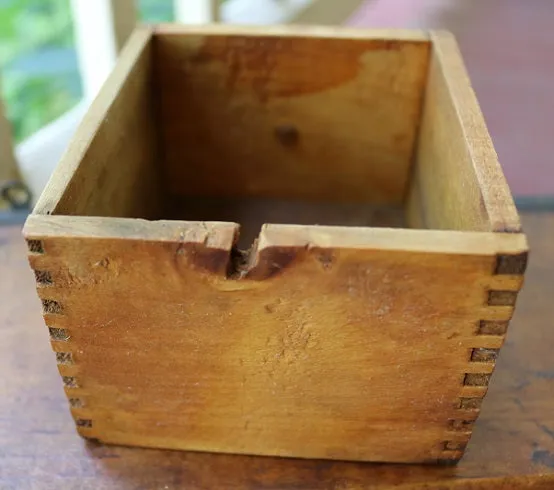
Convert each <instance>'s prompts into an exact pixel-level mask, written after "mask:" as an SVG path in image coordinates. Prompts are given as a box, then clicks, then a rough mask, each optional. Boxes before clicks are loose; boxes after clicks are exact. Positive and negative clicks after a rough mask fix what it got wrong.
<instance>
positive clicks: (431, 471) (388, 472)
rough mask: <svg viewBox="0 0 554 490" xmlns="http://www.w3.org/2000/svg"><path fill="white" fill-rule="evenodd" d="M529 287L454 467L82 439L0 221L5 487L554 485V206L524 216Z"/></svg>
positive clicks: (21, 251)
mask: <svg viewBox="0 0 554 490" xmlns="http://www.w3.org/2000/svg"><path fill="white" fill-rule="evenodd" d="M523 219H524V226H525V231H526V232H527V234H528V236H529V240H530V245H531V260H530V265H529V269H528V274H527V280H526V286H525V288H524V290H523V292H522V293H521V295H520V300H519V305H518V308H517V313H516V315H515V318H514V320H513V322H512V325H511V327H510V331H509V335H508V339H507V343H506V346H505V347H504V349H503V351H502V354H501V356H500V359H499V362H498V364H497V369H496V373H495V375H494V376H493V379H492V381H491V386H490V390H489V394H488V395H487V397H486V399H485V402H484V404H483V409H482V414H481V417H480V419H479V422H478V424H477V426H476V428H475V432H474V435H473V438H472V440H471V443H470V445H469V448H468V451H467V453H466V456H465V457H464V459H463V460H462V461H461V462H460V464H459V465H458V466H451V467H448V466H444V467H439V466H415V465H414V466H411V465H383V464H379V465H376V464H359V463H343V462H329V461H302V460H287V459H277V458H261V457H245V456H229V455H214V454H202V453H186V452H174V451H160V450H150V449H133V448H125V447H114V446H102V445H99V444H95V443H91V442H86V441H84V440H82V439H80V438H79V436H78V435H77V433H76V432H75V429H74V423H73V419H72V418H71V416H70V414H69V409H68V405H67V402H66V398H65V395H64V393H63V389H62V382H61V379H60V377H59V376H58V373H57V369H56V362H55V359H54V354H53V353H52V352H51V351H50V345H49V341H48V334H47V331H46V328H45V327H44V325H43V322H42V318H41V313H40V310H41V308H40V305H39V301H38V299H37V297H36V295H35V291H34V287H35V281H34V278H33V277H32V274H31V272H30V270H29V269H28V266H27V259H26V252H25V248H24V244H23V242H22V239H21V237H20V229H19V228H18V227H2V228H0V298H1V300H0V301H1V307H0V489H12V488H13V489H18V490H24V489H31V488H32V489H42V488H48V489H54V488H56V489H59V488H64V489H65V488H79V489H94V490H103V489H112V488H113V489H115V488H117V489H150V488H152V489H176V488H179V489H181V488H186V489H189V488H190V489H204V488H207V489H211V488H214V489H215V488H217V489H219V488H221V489H239V488H241V489H242V488H259V489H265V490H269V489H272V490H275V489H303V488H322V489H341V490H343V489H373V490H383V489H389V488H394V489H404V490H407V489H410V490H416V489H417V490H423V489H425V490H445V489H449V490H450V489H456V490H461V489H487V490H489V489H493V490H494V489H502V490H510V489H516V488H518V489H519V488H525V489H541V490H542V489H544V490H547V489H554V213H542V214H541V213H537V214H525V215H524V218H523Z"/></svg>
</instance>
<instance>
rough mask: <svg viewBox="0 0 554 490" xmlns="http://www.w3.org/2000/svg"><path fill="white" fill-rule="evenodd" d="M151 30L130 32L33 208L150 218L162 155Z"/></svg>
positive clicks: (154, 207) (156, 200) (156, 205)
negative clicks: (156, 118)
mask: <svg viewBox="0 0 554 490" xmlns="http://www.w3.org/2000/svg"><path fill="white" fill-rule="evenodd" d="M151 65H152V46H151V30H150V29H149V28H140V29H137V31H136V32H135V33H134V34H133V35H132V36H131V38H130V40H129V42H128V44H127V46H126V47H125V48H124V49H123V51H122V53H121V55H120V58H119V61H118V63H117V65H116V67H115V69H114V71H113V73H112V74H111V76H110V77H109V78H108V80H107V81H106V83H105V84H104V86H103V88H102V89H101V91H100V93H99V95H98V97H97V98H96V99H95V101H94V102H93V103H92V105H91V107H90V108H89V111H88V113H87V115H86V116H85V118H84V119H83V122H82V123H81V125H80V126H79V128H78V129H77V131H76V133H75V135H74V137H73V139H72V141H71V144H70V146H69V148H68V150H67V151H66V153H65V154H64V156H63V157H62V159H61V161H60V163H59V164H58V166H57V168H56V170H55V171H54V173H53V175H52V178H51V179H50V181H49V183H48V185H47V187H46V189H45V190H44V192H43V194H42V195H41V197H40V199H39V201H38V203H37V205H36V207H35V210H34V212H35V213H37V214H64V215H83V216H129V217H145V218H148V217H154V216H157V215H158V213H159V207H160V199H161V196H160V190H161V189H160V178H159V175H160V173H161V172H160V165H159V162H158V160H159V159H160V154H159V151H158V147H157V134H156V123H155V118H154V107H153V101H152V97H151V91H152V68H151Z"/></svg>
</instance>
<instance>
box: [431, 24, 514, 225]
mask: <svg viewBox="0 0 554 490" xmlns="http://www.w3.org/2000/svg"><path fill="white" fill-rule="evenodd" d="M430 39H431V41H432V43H433V49H434V53H435V54H436V56H437V60H438V63H439V66H440V69H441V70H442V71H443V74H444V79H445V81H446V84H447V86H448V89H449V91H450V94H451V96H452V101H453V103H454V107H455V109H456V113H457V115H458V118H459V119H460V124H461V127H462V129H463V132H464V135H465V137H466V143H467V147H468V149H469V153H470V156H471V159H472V162H473V166H474V169H475V174H476V175H477V180H478V182H479V187H480V189H481V192H482V195H483V200H484V205H485V209H486V211H487V214H488V216H489V220H490V224H491V231H494V232H504V233H520V232H521V231H522V229H521V222H520V219H519V215H518V212H517V209H516V206H515V204H514V200H513V198H512V194H511V192H510V189H509V187H508V183H507V182H506V179H505V177H504V174H503V172H502V167H501V166H500V163H499V161H498V156H497V154H496V151H495V149H494V146H493V143H492V140H491V137H490V135H489V132H488V130H487V127H486V124H485V119H484V117H483V114H482V112H481V109H480V107H479V103H478V101H477V97H476V96H475V92H474V91H473V89H472V85H471V81H470V78H469V76H468V73H467V70H466V68H465V66H464V62H463V59H462V55H461V53H460V50H459V48H458V44H457V42H456V40H455V38H454V36H453V35H452V34H451V33H449V32H446V31H431V32H430Z"/></svg>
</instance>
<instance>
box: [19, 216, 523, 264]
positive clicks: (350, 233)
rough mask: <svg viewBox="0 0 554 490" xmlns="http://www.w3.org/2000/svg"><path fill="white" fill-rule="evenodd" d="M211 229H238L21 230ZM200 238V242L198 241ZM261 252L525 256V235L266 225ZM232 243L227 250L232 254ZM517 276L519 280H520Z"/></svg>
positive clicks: (146, 227)
mask: <svg viewBox="0 0 554 490" xmlns="http://www.w3.org/2000/svg"><path fill="white" fill-rule="evenodd" d="M206 226H207V227H208V228H209V229H216V230H219V231H223V230H225V231H226V233H228V234H230V233H238V232H239V231H240V230H239V228H240V225H239V224H237V223H228V222H201V221H169V220H168V221H149V220H144V219H136V218H102V217H88V216H61V215H50V216H44V215H37V214H31V215H29V217H28V218H27V221H26V223H25V226H24V228H23V234H24V236H26V237H28V238H31V237H33V236H39V237H45V238H46V237H60V236H64V237H86V238H113V239H127V240H155V241H174V240H176V239H179V233H182V232H183V229H185V231H186V230H188V231H186V233H189V234H190V235H187V236H186V239H187V240H188V239H189V238H188V237H189V236H190V237H193V238H194V240H197V241H201V240H203V239H204V235H205V233H206ZM199 237H200V238H199ZM257 242H258V243H257V249H258V250H263V249H266V248H270V247H296V248H310V247H319V248H343V249H367V250H371V249H379V250H391V251H404V252H423V253H452V254H461V255H496V254H508V255H517V254H522V255H523V256H525V254H526V253H527V250H528V245H527V239H526V237H525V235H524V234H519V233H518V234H497V233H490V232H467V231H451V230H418V229H403V228H369V227H348V226H317V225H310V226H306V225H282V224H265V225H263V226H262V229H261V231H260V235H259V238H258V240H257ZM228 243H229V241H226V242H225V245H224V247H225V248H226V249H228ZM516 275H519V274H516Z"/></svg>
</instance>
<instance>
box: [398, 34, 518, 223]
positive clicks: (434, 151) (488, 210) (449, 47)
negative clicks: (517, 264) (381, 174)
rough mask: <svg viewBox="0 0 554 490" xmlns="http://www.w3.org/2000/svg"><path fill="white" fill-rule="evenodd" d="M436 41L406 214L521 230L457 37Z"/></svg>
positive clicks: (413, 218) (414, 219) (433, 220)
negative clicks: (457, 43)
mask: <svg viewBox="0 0 554 490" xmlns="http://www.w3.org/2000/svg"><path fill="white" fill-rule="evenodd" d="M431 40H432V45H433V50H432V56H431V64H430V70H429V76H428V81H427V89H426V96H425V103H424V109H423V117H422V123H421V129H420V133H419V137H418V147H417V152H416V158H415V168H414V173H413V176H412V181H411V187H410V192H409V197H408V205H407V216H408V221H409V223H410V224H411V226H413V227H427V228H431V229H446V230H454V229H456V230H475V231H501V232H504V231H506V232H518V231H521V226H520V223H519V218H518V215H517V211H516V209H515V206H514V203H513V199H512V197H511V194H510V190H509V188H508V186H507V184H506V181H505V179H504V176H503V174H502V171H501V168H500V165H499V163H498V159H497V156H496V152H495V151H494V148H493V145H492V142H491V140H490V136H489V134H488V131H487V128H486V126H485V123H484V120H483V116H482V114H481V110H480V109H479V105H478V104H477V101H476V99H475V94H474V93H473V90H472V89H471V84H470V80H469V78H468V76H467V73H466V71H465V68H464V65H463V62H462V59H461V56H460V53H459V50H458V48H457V45H456V42H455V40H454V38H453V37H452V36H451V35H450V34H448V33H444V32H433V33H432V34H431Z"/></svg>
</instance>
